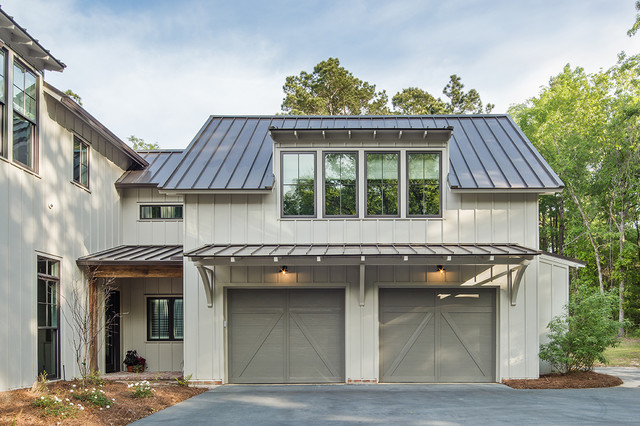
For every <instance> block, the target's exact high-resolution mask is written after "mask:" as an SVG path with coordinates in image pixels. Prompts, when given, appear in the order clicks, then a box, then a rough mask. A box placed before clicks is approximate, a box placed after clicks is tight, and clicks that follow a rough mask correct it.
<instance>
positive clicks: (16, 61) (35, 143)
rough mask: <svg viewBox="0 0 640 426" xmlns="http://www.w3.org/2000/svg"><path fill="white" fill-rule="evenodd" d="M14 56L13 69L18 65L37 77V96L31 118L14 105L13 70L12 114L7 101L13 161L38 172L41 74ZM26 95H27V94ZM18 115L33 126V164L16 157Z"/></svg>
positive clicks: (31, 145)
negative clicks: (33, 113)
mask: <svg viewBox="0 0 640 426" xmlns="http://www.w3.org/2000/svg"><path fill="white" fill-rule="evenodd" d="M11 57H12V58H13V61H12V63H11V66H12V70H13V67H16V66H18V67H19V68H21V69H22V71H23V72H24V73H25V74H26V73H28V74H31V75H33V76H34V78H35V98H34V103H35V117H34V118H33V119H31V118H29V117H28V116H27V114H26V112H24V113H22V112H20V111H18V110H17V109H16V108H15V106H14V102H15V97H16V91H15V87H16V80H15V72H13V71H12V73H11V96H12V99H11V110H10V111H11V114H9V108H8V102H7V105H6V106H7V108H6V109H7V119H8V120H9V119H11V120H12V123H13V125H12V126H11V135H10V137H7V140H8V141H9V140H10V141H9V142H8V144H9V143H10V144H11V161H12V162H13V163H16V164H19V165H20V166H21V167H24V168H26V169H27V170H30V171H32V172H35V173H37V171H38V163H39V156H38V150H39V145H38V121H39V117H40V96H39V93H40V82H39V74H38V73H37V72H36V71H34V70H33V69H31V68H30V67H29V66H28V65H27V64H26V63H24V62H23V61H21V60H19V59H18V58H17V57H16V56H15V54H14V55H12V56H11ZM24 92H25V93H26V87H25V91H24ZM25 96H26V95H25ZM9 115H11V117H9ZM16 116H17V118H18V119H21V120H24V121H26V122H27V123H29V124H30V126H31V133H30V147H31V153H30V156H29V157H30V158H29V160H30V162H31V164H25V163H23V162H22V161H20V160H19V159H16V154H15V135H16V129H15V127H16V126H15V122H16Z"/></svg>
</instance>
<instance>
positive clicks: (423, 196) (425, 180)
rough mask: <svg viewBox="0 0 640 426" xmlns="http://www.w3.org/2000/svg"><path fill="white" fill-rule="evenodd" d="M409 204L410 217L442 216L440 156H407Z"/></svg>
mask: <svg viewBox="0 0 640 426" xmlns="http://www.w3.org/2000/svg"><path fill="white" fill-rule="evenodd" d="M407 164H408V167H407V175H408V182H407V192H408V195H407V202H408V214H409V216H438V215H440V154H439V153H434V152H410V153H408V154H407Z"/></svg>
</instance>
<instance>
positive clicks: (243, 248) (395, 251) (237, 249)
mask: <svg viewBox="0 0 640 426" xmlns="http://www.w3.org/2000/svg"><path fill="white" fill-rule="evenodd" d="M538 254H540V252H539V251H538V250H534V249H530V248H527V247H523V246H520V245H518V244H237V245H216V244H207V245H204V246H202V247H199V248H197V249H195V250H191V251H189V252H187V253H184V256H186V257H190V258H223V257H227V258H228V257H265V258H266V257H272V256H276V257H304V256H338V257H345V256H356V257H359V256H452V257H453V256H456V257H459V256H511V255H516V256H535V255H538Z"/></svg>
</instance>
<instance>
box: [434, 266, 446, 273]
mask: <svg viewBox="0 0 640 426" xmlns="http://www.w3.org/2000/svg"><path fill="white" fill-rule="evenodd" d="M436 268H438V272H440V273H441V274H444V273H445V271H446V269H444V266H442V265H438V266H436Z"/></svg>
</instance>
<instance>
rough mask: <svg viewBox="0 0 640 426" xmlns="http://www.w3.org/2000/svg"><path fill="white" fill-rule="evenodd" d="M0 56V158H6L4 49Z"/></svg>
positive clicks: (5, 64) (5, 69) (5, 51)
mask: <svg viewBox="0 0 640 426" xmlns="http://www.w3.org/2000/svg"><path fill="white" fill-rule="evenodd" d="M0 55H2V57H3V58H4V63H0V70H1V71H2V83H1V84H0V87H1V88H2V93H3V95H2V96H0V157H3V158H8V157H9V155H8V151H9V138H7V137H6V136H5V135H6V134H7V126H6V122H7V110H8V107H7V94H8V93H7V91H8V86H7V82H8V80H9V79H8V78H7V77H8V75H7V70H8V68H7V63H8V62H9V52H8V51H7V50H6V49H3V48H0Z"/></svg>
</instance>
